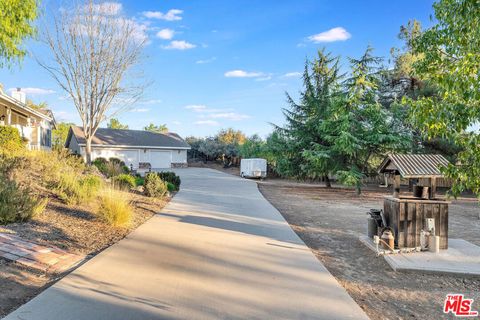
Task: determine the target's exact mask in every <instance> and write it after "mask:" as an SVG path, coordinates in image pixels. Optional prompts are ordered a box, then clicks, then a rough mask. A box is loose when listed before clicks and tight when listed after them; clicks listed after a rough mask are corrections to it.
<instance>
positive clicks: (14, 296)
mask: <svg viewBox="0 0 480 320" xmlns="http://www.w3.org/2000/svg"><path fill="white" fill-rule="evenodd" d="M131 196H132V205H133V207H134V215H133V219H132V223H131V225H130V226H129V227H128V228H115V227H112V226H109V225H108V224H106V223H104V222H102V221H101V220H99V219H97V217H96V216H95V215H94V213H93V210H92V208H91V207H90V206H89V205H86V206H82V207H81V206H67V205H65V204H63V203H62V202H60V201H59V200H58V199H55V198H52V199H51V200H50V201H49V204H48V206H47V208H46V210H45V211H44V212H43V213H42V214H41V215H38V216H36V217H34V218H32V219H31V220H30V221H28V222H24V223H13V224H9V225H6V226H0V232H6V233H11V234H15V235H17V236H19V237H21V238H23V239H25V240H29V241H32V242H36V243H39V244H41V245H45V246H56V247H59V248H61V249H63V250H66V251H68V252H71V253H76V254H82V255H87V256H89V257H92V256H94V255H96V254H98V253H99V252H101V251H102V250H104V249H106V248H108V247H109V246H111V245H112V244H114V243H116V242H118V241H120V240H121V239H123V238H124V237H125V236H126V235H128V234H129V233H130V232H131V231H132V230H134V229H136V228H137V227H138V226H140V225H141V224H143V223H144V222H145V221H147V220H148V219H150V218H151V217H152V216H153V215H155V214H156V213H158V212H160V210H161V209H162V208H163V207H164V206H165V205H166V204H167V203H168V201H169V199H165V200H160V199H152V198H147V197H145V196H143V195H141V194H139V193H132V194H131ZM63 276H64V275H60V276H56V275H51V274H47V273H42V272H39V271H35V270H32V269H28V268H25V267H22V266H20V265H18V264H15V263H13V262H10V261H7V260H5V259H3V258H0V317H3V316H5V315H7V314H8V313H10V312H12V311H13V310H15V309H16V308H18V307H19V306H21V305H22V304H24V303H25V302H27V301H29V300H30V299H32V298H33V297H35V296H36V295H37V294H39V293H40V292H42V291H43V290H45V289H46V288H47V287H49V286H50V285H52V284H53V283H55V282H56V281H58V280H59V279H61V277H63Z"/></svg>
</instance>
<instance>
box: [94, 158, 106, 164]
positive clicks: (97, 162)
mask: <svg viewBox="0 0 480 320" xmlns="http://www.w3.org/2000/svg"><path fill="white" fill-rule="evenodd" d="M107 162H108V160H107V159H105V158H102V157H98V158H95V160H93V162H92V163H93V164H107Z"/></svg>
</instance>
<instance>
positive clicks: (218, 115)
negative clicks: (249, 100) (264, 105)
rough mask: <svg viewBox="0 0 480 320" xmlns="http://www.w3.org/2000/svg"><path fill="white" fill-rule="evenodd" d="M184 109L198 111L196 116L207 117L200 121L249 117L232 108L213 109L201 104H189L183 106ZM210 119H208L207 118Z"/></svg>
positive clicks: (234, 119)
mask: <svg viewBox="0 0 480 320" xmlns="http://www.w3.org/2000/svg"><path fill="white" fill-rule="evenodd" d="M185 109H187V110H192V111H193V112H196V113H198V114H199V115H198V118H200V119H207V120H202V121H211V119H225V120H232V121H240V120H244V119H248V118H250V116H249V115H246V114H241V113H237V112H234V111H233V109H230V108H228V109H214V108H208V107H207V106H205V105H202V104H191V105H188V106H185ZM208 119H210V120H208Z"/></svg>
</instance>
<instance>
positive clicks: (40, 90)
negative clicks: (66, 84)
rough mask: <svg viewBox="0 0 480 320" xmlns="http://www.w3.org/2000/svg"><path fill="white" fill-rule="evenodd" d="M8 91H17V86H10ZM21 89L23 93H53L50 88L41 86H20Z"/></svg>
mask: <svg viewBox="0 0 480 320" xmlns="http://www.w3.org/2000/svg"><path fill="white" fill-rule="evenodd" d="M8 91H9V92H10V93H12V92H13V91H17V88H10V89H8ZM22 91H23V92H24V93H25V94H31V95H43V94H52V93H55V91H54V90H51V89H42V88H22Z"/></svg>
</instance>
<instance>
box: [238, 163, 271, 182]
mask: <svg viewBox="0 0 480 320" xmlns="http://www.w3.org/2000/svg"><path fill="white" fill-rule="evenodd" d="M240 176H241V177H242V178H260V179H263V178H266V177H267V160H265V159H261V158H255V159H242V160H241V161H240Z"/></svg>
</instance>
